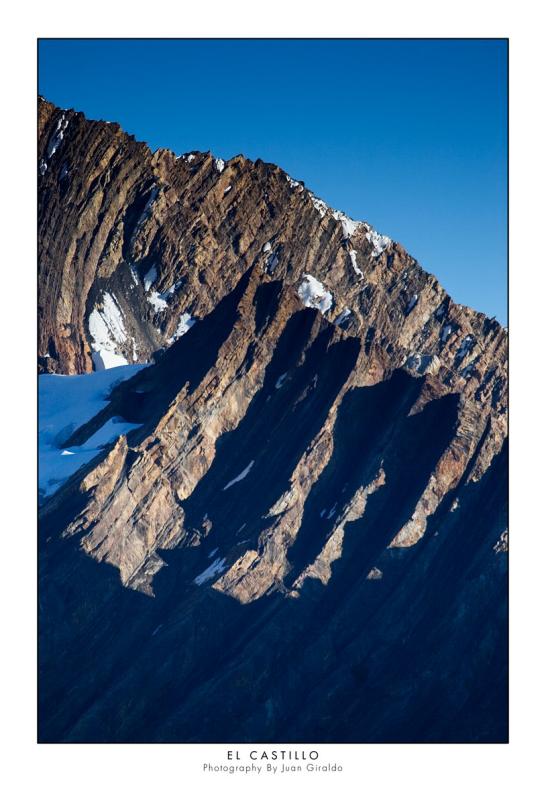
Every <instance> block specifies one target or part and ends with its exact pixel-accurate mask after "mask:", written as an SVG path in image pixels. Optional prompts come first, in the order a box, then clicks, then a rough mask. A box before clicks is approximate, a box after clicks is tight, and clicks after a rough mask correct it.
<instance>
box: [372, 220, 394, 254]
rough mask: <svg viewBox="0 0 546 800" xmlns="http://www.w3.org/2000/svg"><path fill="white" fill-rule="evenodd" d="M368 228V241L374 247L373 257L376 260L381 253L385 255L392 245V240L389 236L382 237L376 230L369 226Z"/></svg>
mask: <svg viewBox="0 0 546 800" xmlns="http://www.w3.org/2000/svg"><path fill="white" fill-rule="evenodd" d="M366 227H367V228H368V230H367V232H366V239H367V240H368V241H369V242H370V244H371V245H372V248H373V249H372V256H373V257H374V258H378V257H379V256H380V255H381V253H383V252H384V251H385V250H386V249H387V247H388V246H389V245H391V244H392V239H389V237H388V236H382V235H381V234H380V233H378V232H377V231H376V230H374V229H373V228H371V227H370V226H369V225H367V226H366Z"/></svg>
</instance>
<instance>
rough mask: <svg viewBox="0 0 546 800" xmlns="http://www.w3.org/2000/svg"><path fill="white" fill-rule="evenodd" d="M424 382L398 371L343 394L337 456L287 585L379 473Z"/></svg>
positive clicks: (292, 555)
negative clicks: (350, 502) (349, 503)
mask: <svg viewBox="0 0 546 800" xmlns="http://www.w3.org/2000/svg"><path fill="white" fill-rule="evenodd" d="M423 382H424V379H423V378H413V377H411V376H410V375H408V374H407V373H406V372H403V371H402V370H396V371H395V372H394V373H393V375H392V377H391V378H389V379H388V380H386V381H382V382H381V383H377V384H375V385H374V386H370V387H365V388H361V389H352V390H351V391H350V392H348V393H347V395H346V396H345V397H344V398H343V402H342V403H341V406H340V408H339V411H338V415H337V419H336V423H335V426H334V449H333V452H332V456H331V458H330V460H329V462H328V464H327V466H326V467H325V469H324V470H323V472H322V474H321V476H320V477H319V479H318V481H317V482H316V483H315V484H314V486H313V488H312V489H311V492H310V493H309V497H308V498H307V501H306V503H305V508H304V514H303V519H302V524H301V527H300V530H299V532H298V536H297V538H296V541H295V542H294V544H293V546H292V547H291V548H290V550H289V552H288V558H289V560H290V563H291V564H292V567H293V569H292V572H291V573H290V576H289V577H287V583H288V582H290V577H292V578H295V577H296V576H297V575H298V574H299V573H300V572H301V571H302V570H303V569H304V568H305V567H306V566H307V565H308V564H310V563H312V562H313V561H314V560H315V558H316V556H317V555H318V554H319V552H320V550H321V549H322V547H323V546H324V544H325V541H326V538H327V536H328V535H329V534H330V533H331V532H332V526H333V523H334V520H335V515H336V514H338V513H339V512H340V511H341V509H342V507H343V505H344V504H345V503H346V502H347V501H348V500H350V499H351V497H352V496H353V495H354V493H355V491H356V490H357V489H358V488H359V487H360V486H366V485H367V484H369V483H370V481H372V480H373V478H374V477H375V476H376V475H377V472H378V470H379V468H380V465H381V460H382V458H383V457H384V453H385V448H387V447H388V444H389V440H390V437H392V435H393V430H394V429H395V427H396V426H397V425H398V424H399V420H400V418H401V417H405V416H406V415H407V414H408V412H409V411H410V409H411V407H412V405H413V404H414V403H415V401H416V399H417V397H418V396H419V392H420V391H421V387H422V385H423Z"/></svg>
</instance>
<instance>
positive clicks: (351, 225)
mask: <svg viewBox="0 0 546 800" xmlns="http://www.w3.org/2000/svg"><path fill="white" fill-rule="evenodd" d="M332 216H333V217H334V219H337V221H338V222H341V227H342V228H343V236H344V237H345V239H350V238H351V236H352V235H353V234H354V233H356V231H357V230H358V229H359V228H360V227H361V226H362V225H363V224H364V223H362V222H356V220H354V219H351V217H348V216H347V215H346V214H344V213H343V211H336V209H332Z"/></svg>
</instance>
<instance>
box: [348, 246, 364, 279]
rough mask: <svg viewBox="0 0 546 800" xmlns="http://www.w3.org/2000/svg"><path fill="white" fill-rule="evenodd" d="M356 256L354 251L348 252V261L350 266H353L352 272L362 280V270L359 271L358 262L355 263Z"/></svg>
mask: <svg viewBox="0 0 546 800" xmlns="http://www.w3.org/2000/svg"><path fill="white" fill-rule="evenodd" d="M356 255H357V253H356V250H349V257H350V259H351V264H352V266H353V269H354V271H355V272H356V274H357V275H358V276H359V277H360V278H362V270H361V269H360V267H359V266H358V262H357V260H356Z"/></svg>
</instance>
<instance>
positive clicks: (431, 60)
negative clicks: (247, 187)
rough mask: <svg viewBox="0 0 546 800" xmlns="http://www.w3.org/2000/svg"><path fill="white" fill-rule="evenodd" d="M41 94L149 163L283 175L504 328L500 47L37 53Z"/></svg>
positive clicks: (98, 43) (58, 46)
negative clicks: (102, 126)
mask: <svg viewBox="0 0 546 800" xmlns="http://www.w3.org/2000/svg"><path fill="white" fill-rule="evenodd" d="M39 56H40V59H39V91H40V93H41V94H43V95H44V96H45V97H46V98H47V99H48V100H51V101H52V102H54V103H57V104H58V105H60V106H62V107H71V108H75V109H77V110H80V111H83V112H84V113H85V114H86V115H87V116H88V117H90V118H95V119H107V120H111V121H117V122H119V123H120V124H121V125H122V127H123V128H124V129H125V130H127V131H128V132H130V133H133V134H134V135H135V136H136V138H137V139H139V140H144V141H146V142H148V144H149V145H150V146H151V147H152V148H153V149H155V148H157V147H169V148H171V149H172V150H174V151H175V152H177V153H182V152H186V151H188V150H211V151H212V152H213V153H214V154H215V155H217V156H221V157H223V158H225V159H227V158H230V157H231V156H233V155H235V154H237V153H243V154H244V155H246V156H248V157H249V158H252V159H256V158H262V159H263V160H264V161H272V162H275V163H276V164H278V165H279V166H281V167H283V169H285V170H286V171H287V172H288V173H289V174H290V175H292V177H294V178H296V179H300V180H303V181H304V182H305V184H306V185H307V186H308V188H310V189H312V191H313V192H315V193H316V194H317V195H319V196H320V197H322V198H323V199H324V200H325V201H326V202H327V203H329V204H330V205H331V206H333V207H335V208H339V209H341V210H343V211H345V212H346V213H347V214H349V215H350V216H352V217H354V218H356V219H363V220H366V221H368V222H370V223H371V224H372V225H373V226H374V227H375V228H377V229H378V230H379V231H380V232H382V233H386V234H388V235H389V236H391V237H392V238H393V239H396V240H397V241H399V242H401V243H402V244H403V245H404V246H405V247H406V249H407V250H408V251H409V252H410V253H411V254H412V255H413V256H414V257H415V258H416V259H417V260H418V261H419V262H420V264H421V265H422V266H423V267H424V268H425V269H426V270H428V271H429V272H432V273H434V274H435V275H436V276H437V277H438V278H439V280H440V281H441V283H442V284H443V285H444V286H445V288H446V289H447V290H448V291H449V292H450V294H451V295H452V297H453V298H454V299H455V300H456V301H457V302H460V303H465V304H466V305H470V306H472V307H474V308H476V309H478V310H480V311H485V312H486V313H487V314H490V315H495V316H496V317H497V319H498V320H499V321H500V322H502V323H505V322H506V269H507V264H506V234H507V231H506V213H507V197H506V180H507V176H506V152H507V131H506V128H507V102H506V100H507V99H506V72H507V45H506V42H505V41H503V40H247V41H245V40H216V41H215V40H116V39H110V40H100V39H99V40H77V39H72V40H53V39H51V40H41V41H40V44H39Z"/></svg>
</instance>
